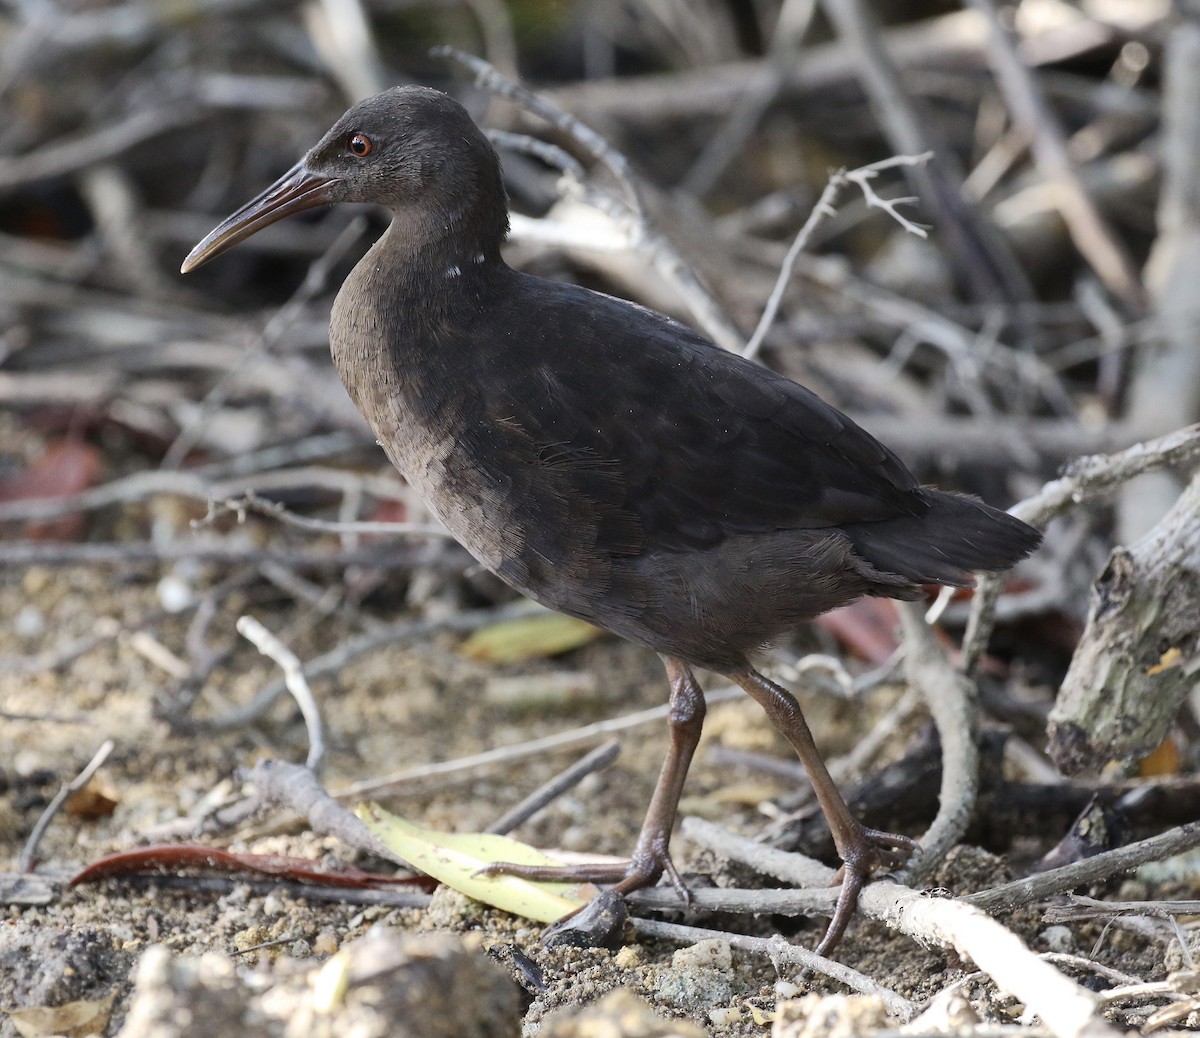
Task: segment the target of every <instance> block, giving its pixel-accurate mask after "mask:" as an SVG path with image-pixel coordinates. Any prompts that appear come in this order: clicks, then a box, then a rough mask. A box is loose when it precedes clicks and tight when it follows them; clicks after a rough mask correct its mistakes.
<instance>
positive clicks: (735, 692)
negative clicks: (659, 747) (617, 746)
mask: <svg viewBox="0 0 1200 1038" xmlns="http://www.w3.org/2000/svg"><path fill="white" fill-rule="evenodd" d="M743 694H744V693H743V692H742V690H741V689H740V688H733V687H729V688H719V689H715V690H714V691H712V692H706V693H705V694H704V701H705V702H706V703H707V704H709V705H710V706H711V705H714V704H716V703H726V702H728V701H729V700H731V699H737V698H739V697H740V696H742V695H743ZM669 710H670V707H669V706H667V705H666V704H665V703H664V704H663V705H662V706H656V707H651V708H650V709H649V710H640V711H638V712H637V713H634V714H626V715H625V716H624V717H613V718H609V719H608V720H605V721H597V722H596V723H595V724H588V725H584V726H583V727H581V728H572V729H571V730H570V731H566V732H558V733H556V734H554V735H547V736H544V737H542V738H541V739H531V740H529V741H528V742H522V743H517V744H516V745H513V746H499V747H497V748H496V749H494V750H486V751H484V752H483V753H476V754H473V755H472V756H470V757H460V758H458V759H457V760H451V761H444V762H440V763H437V764H425V765H422V766H420V767H417V768H410V769H409V770H407V771H400V772H396V773H395V774H392V775H387V776H385V777H383V778H378V779H371V780H369V781H366V782H356V783H355V784H354V785H352V786H350V787H349V788H347V789H344V790H342V792H340V793H337V794H335V795H336V797H337V799H338V800H354V799H357V798H358V797H364V796H376V797H378V796H387V795H390V794H393V793H400V792H404V791H405V790H407V789H408V788H410V787H411V786H413V785H414V784H416V783H418V782H423V781H425V780H427V779H430V778H441V777H443V776H445V775H455V774H461V773H463V772H469V771H474V770H476V769H477V768H483V767H491V766H493V765H496V764H509V763H511V762H512V761H515V760H521V759H523V758H525V757H532V756H534V755H536V754H540V753H548V752H550V751H551V750H562V749H566V748H567V747H570V746H578V745H579V744H580V743H585V742H590V741H591V740H592V739H596V738H598V737H600V736H605V735H614V734H616V733H617V732H624V731H628V730H629V729H630V728H638V727H641V726H642V725H645V724H652V723H653V722H655V721H662V720H665V719H666V716H667V713H668V712H669ZM672 893H673V892H672Z"/></svg>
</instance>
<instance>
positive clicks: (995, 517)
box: [843, 490, 1042, 587]
mask: <svg viewBox="0 0 1200 1038" xmlns="http://www.w3.org/2000/svg"><path fill="white" fill-rule="evenodd" d="M921 494H922V496H923V497H924V498H925V499H926V500H927V501H928V503H929V510H928V511H927V512H925V514H924V515H906V516H900V517H898V518H895V519H885V520H883V521H881V522H873V523H855V524H853V525H850V526H846V527H843V529H844V530H845V532H846V534H847V535H848V536H849V537H850V540H851V541H852V542H853V544H854V547H855V550H856V551H857V553H858V554H859V555H860V556H861V557H862V558H863V559H865V560H866V561H867V562H869V563H870V564H871V565H872V566H874V567H875V568H876V569H877V570H879V571H880V572H882V573H887V574H896V575H898V576H901V577H904V578H906V579H908V580H911V581H913V582H914V583H917V584H950V585H952V586H954V587H971V586H972V585H973V584H974V580H973V578H972V576H971V575H972V573H975V572H977V571H981V570H1001V569H1008V567H1009V566H1012V565H1013V564H1015V563H1016V562H1018V561H1020V560H1021V559H1023V558H1025V556H1027V555H1028V554H1029V553H1030V552H1032V551H1033V550H1034V549H1035V548H1036V547H1037V546H1038V545H1039V544H1040V543H1041V540H1042V535H1041V534H1040V533H1038V531H1037V530H1035V529H1034V528H1033V527H1032V526H1029V525H1027V524H1026V523H1023V522H1021V520H1020V519H1014V518H1013V517H1012V516H1011V515H1008V514H1007V513H1006V512H1001V511H1000V510H999V509H996V508H992V507H991V506H990V505H985V504H984V503H983V502H982V501H980V500H978V499H977V498H974V497H969V496H967V495H965V494H949V493H946V492H944V491H941V490H922V491H921Z"/></svg>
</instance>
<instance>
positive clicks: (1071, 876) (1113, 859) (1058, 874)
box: [962, 822, 1200, 912]
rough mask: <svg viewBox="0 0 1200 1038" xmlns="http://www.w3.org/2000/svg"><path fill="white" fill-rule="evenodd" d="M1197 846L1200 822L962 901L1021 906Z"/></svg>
mask: <svg viewBox="0 0 1200 1038" xmlns="http://www.w3.org/2000/svg"><path fill="white" fill-rule="evenodd" d="M1197 846H1200V822H1190V823H1188V824H1187V825H1181V826H1178V827H1177V828H1175V829H1169V830H1168V831H1167V832H1165V833H1160V834H1159V835H1158V836H1152V837H1150V838H1149V839H1147V840H1139V841H1137V843H1130V844H1126V845H1125V846H1124V847H1118V848H1116V849H1115V850H1111V851H1104V852H1103V853H1102V854H1097V855H1095V856H1094V857H1091V858H1085V859H1084V860H1083V861H1075V862H1072V863H1071V864H1070V865H1063V866H1062V867H1061V868H1057V869H1050V870H1049V871H1048V872H1042V873H1039V874H1038V875H1036V876H1027V877H1026V878H1025V879H1018V880H1013V882H1011V883H1004V884H1001V885H1000V886H998V887H991V888H990V889H988V890H981V891H979V892H978V893H977V894H970V895H969V896H967V897H964V898H962V900H963V901H965V902H966V903H968V904H971V905H975V906H976V907H977V908H982V909H984V910H985V911H988V912H994V911H998V910H1000V909H1011V908H1017V907H1019V906H1020V905H1026V904H1029V902H1031V901H1037V900H1038V899H1039V898H1044V897H1051V896H1053V895H1054V894H1061V893H1063V891H1066V890H1072V889H1074V888H1075V887H1079V886H1083V885H1085V884H1088V883H1099V882H1101V881H1102V880H1106V879H1109V878H1110V877H1112V876H1116V875H1118V874H1120V873H1122V872H1129V871H1130V870H1131V869H1136V868H1138V867H1139V866H1141V865H1145V864H1146V863H1147V862H1151V861H1161V860H1162V859H1163V858H1169V857H1171V856H1172V855H1175V854H1182V853H1183V852H1184V851H1188V850H1191V849H1192V848H1193V847H1197Z"/></svg>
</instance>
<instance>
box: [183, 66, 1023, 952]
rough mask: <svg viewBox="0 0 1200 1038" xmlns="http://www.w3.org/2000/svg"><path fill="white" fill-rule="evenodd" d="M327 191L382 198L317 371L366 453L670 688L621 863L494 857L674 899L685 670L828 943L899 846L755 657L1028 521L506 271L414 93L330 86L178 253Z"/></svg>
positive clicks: (486, 179)
mask: <svg viewBox="0 0 1200 1038" xmlns="http://www.w3.org/2000/svg"><path fill="white" fill-rule="evenodd" d="M343 202H355V203H374V204H376V205H378V206H382V207H383V208H385V209H387V210H390V213H391V221H390V223H389V225H388V227H387V229H386V230H385V231H384V232H383V233H382V235H381V236H380V237H379V238H378V239H377V240H376V241H375V243H374V244H373V245H372V247H371V248H370V250H369V251H368V252H367V253H366V255H365V256H364V258H363V259H362V260H360V261H359V263H358V264H357V265H356V266H355V267H354V268H353V270H352V271H351V272H350V274H349V275H348V276H347V277H346V279H345V281H344V283H343V285H342V287H341V289H340V291H339V292H338V293H337V297H336V300H335V302H334V304H333V309H332V311H331V316H330V325H329V339H330V350H331V354H332V358H333V363H334V366H335V368H336V370H337V372H338V375H339V376H340V378H341V381H342V383H343V384H344V385H345V388H346V390H347V391H348V393H349V395H350V397H351V398H352V399H353V401H354V403H355V404H356V405H357V407H358V410H359V411H360V412H361V413H362V415H363V416H364V417H365V419H366V421H367V423H368V424H369V425H370V427H371V429H372V430H373V431H374V434H375V436H376V438H377V440H378V442H379V443H380V445H381V446H382V447H383V450H384V451H385V452H386V454H387V456H388V458H389V459H390V460H391V462H392V463H393V465H394V466H395V467H396V469H398V470H399V472H400V473H401V475H402V476H403V477H404V478H405V480H407V482H408V483H409V484H410V485H411V486H412V487H413V488H414V489H415V490H416V491H417V492H418V493H419V495H420V496H421V497H422V498H423V500H424V502H425V504H426V505H427V507H428V508H429V510H430V511H431V512H432V513H433V514H434V515H435V516H436V517H437V518H438V519H439V520H440V521H441V522H442V523H443V524H444V525H445V526H446V528H447V529H448V530H449V531H450V533H451V534H453V536H454V537H455V538H456V539H457V540H458V541H459V542H460V543H462V544H463V545H464V546H465V547H466V548H467V549H468V550H469V551H470V552H471V554H472V555H473V556H474V557H475V558H476V559H477V560H478V561H479V562H480V563H481V564H482V565H483V566H484V567H486V568H487V569H488V570H490V571H491V572H492V573H494V574H496V575H497V576H499V577H500V578H501V579H502V580H504V581H505V582H507V583H508V584H509V585H511V586H512V587H513V588H515V589H516V590H517V591H518V592H520V593H522V594H523V595H526V596H528V597H529V598H532V599H534V600H535V601H537V602H540V603H541V604H542V605H544V606H547V607H549V608H550V609H553V610H557V611H559V612H562V613H566V614H568V615H571V616H575V617H579V618H581V619H583V620H586V621H587V622H589V623H591V624H594V625H596V626H598V627H600V628H603V629H604V630H607V631H609V632H612V633H613V634H615V635H618V636H619V637H621V638H625V639H627V640H629V641H631V642H635V643H637V644H639V645H642V646H646V647H648V648H650V649H652V650H653V651H655V652H656V653H658V654H659V656H660V657H661V658H662V660H663V662H664V665H665V669H666V675H667V679H668V683H669V687H670V692H669V698H668V731H669V741H668V750H667V753H666V758H665V761H664V763H663V766H662V770H661V773H660V775H659V777H658V781H657V784H656V786H655V789H654V792H653V794H652V796H651V800H650V804H649V807H648V809H647V812H646V816H645V820H644V821H643V823H642V826H641V829H640V831H639V833H638V836H637V839H636V842H635V844H634V847H633V850H632V853H631V855H630V857H629V859H628V861H620V862H616V863H612V862H606V863H604V864H600V865H587V864H580V865H564V866H562V867H558V866H539V867H523V866H517V865H510V864H500V865H497V866H493V867H492V869H491V871H500V872H506V873H510V874H516V875H522V876H527V877H531V878H534V879H567V880H572V881H579V882H583V881H590V882H595V883H607V884H612V886H611V890H612V891H613V892H615V893H616V894H619V895H623V894H625V893H628V892H630V891H633V890H636V889H639V888H641V887H645V886H648V885H651V884H654V883H656V882H658V881H659V880H660V879H661V878H662V877H663V876H664V874H665V875H666V877H667V878H668V880H669V881H670V882H671V883H672V884H673V885H674V887H675V888H676V890H678V891H679V893H680V895H681V896H683V897H685V898H686V897H687V888H686V886H685V885H684V883H683V880H682V878H681V876H680V875H679V873H678V871H677V870H676V868H675V866H674V864H673V862H672V858H671V854H670V838H671V831H672V828H673V825H674V822H675V817H676V813H677V808H678V804H679V799H680V795H681V792H682V789H683V784H684V777H685V775H686V773H687V770H688V767H689V764H690V762H691V759H692V756H693V754H694V752H695V750H696V746H697V743H698V741H699V739H700V733H701V726H702V724H703V721H704V713H705V701H704V695H703V692H702V691H701V688H700V685H699V683H698V682H697V679H696V677H695V674H694V671H695V669H697V668H703V669H705V670H708V671H713V672H716V673H717V674H720V675H724V676H726V677H727V678H729V679H730V680H731V681H733V682H734V683H736V684H737V685H739V686H741V688H742V689H744V690H745V691H746V692H747V693H748V694H749V696H750V697H751V698H752V699H754V700H756V701H757V702H758V703H759V704H760V705H761V706H762V708H763V709H764V710H765V712H766V714H767V716H768V717H769V719H770V720H771V722H772V723H773V724H774V726H775V727H776V728H777V729H778V730H779V732H780V733H781V734H782V735H783V736H784V738H785V739H786V740H787V741H788V742H789V743H790V744H791V746H792V748H793V749H794V751H795V752H796V754H797V755H798V756H799V758H800V760H801V761H802V763H803V765H804V767H805V769H806V771H807V773H808V775H809V777H810V779H811V782H812V785H813V788H814V791H815V793H816V796H817V800H818V802H819V804H820V806H821V808H822V810H823V811H824V813H825V816H826V819H827V820H828V822H829V826H830V830H831V832H832V834H833V839H834V844H835V847H836V850H837V853H838V855H839V856H840V858H841V860H842V867H841V870H840V877H841V880H842V886H841V891H840V893H839V895H838V899H837V903H836V906H835V908H834V912H833V915H832V918H831V920H830V922H829V924H828V928H827V929H826V931H825V933H824V936H823V937H822V938H821V940H820V943H819V944H818V946H817V950H818V952H819V953H820V954H827V953H828V952H829V951H831V950H832V949H833V947H834V946H835V945H836V944H837V943H838V941H839V940H840V938H841V937H842V934H843V932H844V931H845V929H846V927H847V925H848V923H849V921H850V919H851V918H852V916H853V914H854V910H855V907H856V904H857V900H858V894H859V891H860V889H861V887H862V885H863V884H864V882H865V881H866V880H867V878H868V877H870V876H871V875H872V874H873V873H874V872H876V871H878V870H880V869H883V868H895V867H897V866H898V865H899V864H900V863H902V862H903V861H904V860H905V859H906V858H907V856H908V855H909V854H910V853H911V852H912V851H914V850H915V849H916V848H917V844H916V842H915V841H914V840H912V839H911V838H910V837H907V836H903V835H897V834H892V833H887V832H883V831H880V830H875V829H870V828H867V827H866V826H864V825H863V823H862V822H860V821H859V820H858V819H857V818H856V817H855V816H854V815H853V814H852V813H851V812H850V810H849V808H848V807H847V805H846V802H845V800H844V799H843V798H842V796H841V794H840V792H839V791H838V788H837V785H836V784H835V783H834V781H833V779H832V778H831V777H830V775H829V772H828V770H827V769H826V767H825V764H824V762H823V760H822V758H821V754H820V752H819V750H818V749H817V746H816V744H815V742H814V740H813V736H812V734H811V732H810V730H809V728H808V725H807V723H806V722H805V719H804V715H803V713H802V711H801V709H800V706H799V704H798V702H797V700H796V699H795V697H794V696H793V695H792V694H791V693H790V692H788V691H787V690H786V689H784V688H783V687H782V686H780V685H779V684H777V683H776V682H774V681H772V680H771V679H769V678H768V677H766V676H764V675H763V674H762V673H761V672H760V671H759V670H758V669H756V668H755V666H754V663H753V658H754V657H756V656H757V655H758V653H759V652H760V650H761V649H762V648H763V647H764V646H767V645H769V644H770V643H771V642H772V641H774V640H776V639H778V638H779V637H780V636H782V635H783V634H785V633H786V632H788V631H791V630H793V629H795V628H796V627H797V626H798V625H800V624H801V623H803V622H804V621H808V620H811V619H813V618H815V617H817V616H819V615H820V614H822V613H824V612H826V611H828V610H830V609H834V608H836V607H839V606H844V605H846V604H848V603H850V602H852V601H854V600H855V599H858V598H860V597H862V596H864V595H873V596H882V597H891V598H897V599H905V600H914V599H917V598H919V597H920V596H922V595H923V593H924V589H925V586H926V585H929V584H943V585H951V586H956V587H966V586H970V585H971V584H972V582H973V576H972V574H973V573H974V572H977V571H997V570H1002V569H1006V568H1008V567H1010V566H1012V565H1013V564H1015V563H1016V562H1017V561H1019V560H1020V559H1022V558H1024V557H1025V556H1027V555H1028V554H1029V553H1031V552H1032V551H1033V550H1034V549H1035V548H1036V546H1037V545H1038V543H1039V540H1040V535H1039V534H1038V532H1037V531H1036V530H1034V529H1033V528H1031V527H1029V526H1027V525H1026V524H1024V523H1022V522H1020V521H1019V520H1017V519H1015V518H1013V517H1011V516H1009V515H1007V514H1006V513H1005V512H1003V511H1000V510H998V509H995V508H992V507H990V506H988V505H986V504H984V503H983V502H981V501H979V500H978V499H976V498H974V497H970V496H967V495H963V494H958V493H952V492H944V491H941V490H937V489H933V488H929V487H924V486H921V485H920V484H919V483H918V481H917V479H916V478H915V477H914V476H913V474H912V473H911V472H910V471H909V469H908V468H906V467H905V465H904V463H903V462H902V461H901V460H900V459H899V458H898V457H897V456H896V455H895V454H894V453H893V452H892V451H891V450H889V449H888V448H887V447H885V446H884V445H883V444H881V443H880V442H879V441H878V440H876V439H875V438H874V437H873V436H871V435H870V434H869V433H867V432H866V431H864V430H863V429H862V428H860V427H859V426H858V425H856V424H855V423H854V422H853V421H852V420H851V419H849V418H848V417H846V416H845V415H844V414H842V413H840V412H839V411H838V410H836V409H835V408H834V407H832V406H831V405H829V404H828V403H826V402H825V401H823V400H822V399H821V398H820V397H818V396H817V395H816V394H815V393H813V392H811V391H810V390H808V389H806V388H805V387H803V386H801V385H800V384H798V383H796V382H794V381H792V380H790V379H788V378H785V377H784V376H782V375H780V374H777V373H775V372H773V371H771V370H770V369H769V368H768V367H766V366H764V365H762V364H759V363H756V362H754V361H751V360H748V359H746V358H743V357H741V356H739V355H738V354H736V353H733V352H730V351H728V350H725V349H722V348H721V347H719V346H717V345H715V344H714V343H712V342H711V341H709V340H708V339H706V338H705V337H704V336H703V335H701V334H700V333H698V332H697V331H695V330H694V329H692V328H691V327H689V326H688V325H686V324H684V323H682V322H680V321H677V320H674V319H672V318H670V317H667V316H665V315H663V314H660V313H657V312H655V311H653V310H650V309H647V308H645V307H642V306H639V305H637V304H634V303H631V302H627V301H624V300H620V299H617V298H614V297H612V296H609V295H605V294H602V293H599V292H596V291H592V290H589V289H586V288H583V287H580V286H576V285H572V284H567V283H563V282H557V281H553V280H549V279H544V278H540V277H536V276H533V275H531V274H528V273H524V272H521V271H518V270H515V269H513V268H512V267H510V266H509V265H508V264H507V263H506V262H505V260H504V258H503V256H502V255H501V247H502V245H503V244H504V241H505V239H506V236H507V233H508V226H509V211H508V203H507V196H506V193H505V188H504V183H503V179H502V175H501V165H500V160H499V157H498V156H497V153H496V151H495V149H494V148H493V146H492V144H491V142H490V141H489V140H488V138H487V136H486V134H485V133H484V131H483V130H482V129H481V128H480V127H479V126H478V125H477V124H476V123H475V121H474V120H473V119H472V118H471V116H470V115H469V113H468V112H467V110H466V109H465V108H464V107H463V106H462V105H461V104H460V103H459V102H458V101H456V100H454V99H453V98H452V97H450V96H449V95H448V94H446V93H443V92H441V91H438V90H434V89H432V88H428V87H423V86H402V87H395V88H392V89H390V90H387V91H385V92H384V93H381V94H378V95H376V96H374V97H370V98H367V99H365V100H363V101H360V102H358V103H357V104H355V105H354V106H353V107H351V108H350V109H349V110H348V111H347V112H346V113H345V114H344V115H342V116H341V118H339V119H338V120H337V121H336V122H335V123H334V125H333V126H332V127H331V128H330V129H329V130H328V132H326V133H325V135H324V136H323V137H322V138H321V139H320V140H319V141H318V142H317V144H316V145H315V146H314V147H313V148H312V149H311V150H309V151H308V152H307V153H306V154H305V155H304V157H303V158H302V159H300V161H299V162H297V163H296V164H295V165H294V166H293V167H292V168H291V169H290V170H288V171H287V172H286V173H285V174H283V175H282V176H281V177H280V178H279V179H278V180H277V181H276V182H275V183H274V184H273V185H271V186H270V187H268V188H267V189H266V190H265V191H263V192H262V193H261V194H260V195H258V196H257V197H256V198H254V199H253V200H251V201H250V202H248V203H247V204H246V205H244V206H243V207H242V208H240V209H239V210H237V212H235V213H233V214H232V215H231V216H229V217H228V218H227V219H225V220H224V221H222V222H221V223H220V224H219V225H218V226H217V227H215V228H214V229H213V230H212V231H211V232H210V233H209V234H208V235H207V236H205V237H204V238H203V240H201V241H200V242H199V243H198V244H197V245H196V247H195V248H194V249H193V250H192V251H191V252H190V253H189V254H188V256H187V258H186V259H185V260H184V262H183V265H182V268H181V270H182V272H184V273H187V272H189V271H192V270H194V269H196V268H197V267H199V266H200V265H201V264H203V263H206V262H208V261H209V260H211V259H213V258H214V257H216V256H217V255H219V254H221V253H223V252H225V251H226V250H227V249H229V248H230V247H232V246H234V245H236V244H237V243H238V242H241V241H243V240H244V239H246V238H248V237H249V236H250V235H253V234H255V233H256V232H257V231H259V230H260V229H262V228H263V227H265V226H267V225H269V224H271V223H274V222H275V221H277V220H280V219H282V218H284V217H286V216H289V215H291V214H294V213H297V212H300V211H302V210H306V209H310V208H313V207H316V206H324V205H330V204H336V203H343Z"/></svg>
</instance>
